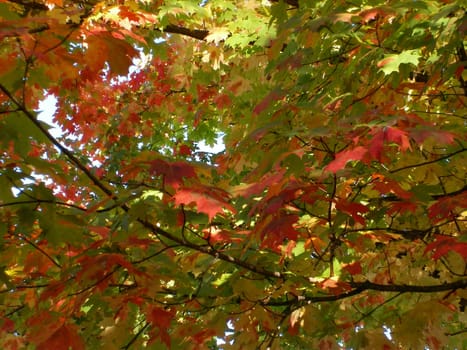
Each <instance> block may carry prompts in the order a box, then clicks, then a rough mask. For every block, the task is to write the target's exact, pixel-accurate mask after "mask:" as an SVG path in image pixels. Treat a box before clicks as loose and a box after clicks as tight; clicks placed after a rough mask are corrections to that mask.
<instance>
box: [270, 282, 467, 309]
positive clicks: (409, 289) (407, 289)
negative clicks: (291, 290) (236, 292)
mask: <svg viewBox="0 0 467 350" xmlns="http://www.w3.org/2000/svg"><path fill="white" fill-rule="evenodd" d="M349 284H350V286H351V287H352V288H354V289H352V290H350V291H347V292H344V293H341V294H337V295H323V296H308V295H305V296H299V297H296V298H293V299H289V300H282V301H275V300H271V301H269V302H267V303H265V304H266V305H269V306H287V305H298V306H303V305H308V304H312V303H320V302H332V301H337V300H341V299H346V298H349V297H351V296H354V295H357V294H360V293H362V292H364V291H369V290H373V291H379V292H395V293H437V292H445V291H453V290H456V289H464V288H467V279H462V280H458V281H455V282H451V283H443V284H435V285H428V286H420V285H408V284H378V283H373V282H370V281H365V282H349Z"/></svg>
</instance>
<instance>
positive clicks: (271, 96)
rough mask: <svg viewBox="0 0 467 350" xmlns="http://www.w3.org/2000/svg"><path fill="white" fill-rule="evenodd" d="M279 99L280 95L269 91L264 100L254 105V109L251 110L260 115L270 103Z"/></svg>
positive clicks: (274, 91)
mask: <svg viewBox="0 0 467 350" xmlns="http://www.w3.org/2000/svg"><path fill="white" fill-rule="evenodd" d="M281 98H282V94H280V93H279V92H278V91H276V90H273V91H271V92H270V93H269V94H268V95H267V96H266V97H265V98H263V100H262V101H261V102H260V103H258V104H257V105H256V107H255V108H254V109H253V113H254V114H256V115H258V114H260V113H261V112H263V111H264V110H265V109H266V108H268V107H269V105H270V104H271V103H273V102H275V101H278V100H279V99H281Z"/></svg>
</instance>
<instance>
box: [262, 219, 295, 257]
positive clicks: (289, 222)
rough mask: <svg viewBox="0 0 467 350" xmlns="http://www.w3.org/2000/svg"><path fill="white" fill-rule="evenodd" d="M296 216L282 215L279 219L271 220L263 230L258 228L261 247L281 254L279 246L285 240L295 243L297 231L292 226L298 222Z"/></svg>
mask: <svg viewBox="0 0 467 350" xmlns="http://www.w3.org/2000/svg"><path fill="white" fill-rule="evenodd" d="M298 219H299V217H298V215H283V216H281V217H279V218H275V217H274V218H273V219H272V221H270V222H269V223H267V224H266V225H265V227H264V228H262V229H261V226H262V225H259V227H260V230H259V231H260V234H261V239H262V240H263V242H262V246H263V247H269V248H271V249H273V250H275V251H277V252H281V250H282V249H281V245H282V244H283V243H284V240H285V239H289V240H293V241H296V240H297V237H298V231H297V230H296V229H295V227H294V225H295V223H296V222H297V221H298Z"/></svg>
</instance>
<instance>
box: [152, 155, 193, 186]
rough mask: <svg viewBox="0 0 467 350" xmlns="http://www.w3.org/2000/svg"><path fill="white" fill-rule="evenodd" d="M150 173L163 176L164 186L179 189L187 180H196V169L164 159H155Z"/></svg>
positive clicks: (184, 163)
mask: <svg viewBox="0 0 467 350" xmlns="http://www.w3.org/2000/svg"><path fill="white" fill-rule="evenodd" d="M150 165H151V167H150V172H151V173H153V174H155V175H158V176H160V175H162V176H163V181H164V185H165V184H166V185H169V186H171V187H173V188H174V189H177V188H179V187H181V186H182V185H183V182H184V181H183V180H184V179H185V178H187V179H189V178H196V177H197V175H196V173H195V169H194V167H193V166H192V165H190V164H188V163H186V162H167V161H165V160H162V159H155V160H153V161H151V162H150Z"/></svg>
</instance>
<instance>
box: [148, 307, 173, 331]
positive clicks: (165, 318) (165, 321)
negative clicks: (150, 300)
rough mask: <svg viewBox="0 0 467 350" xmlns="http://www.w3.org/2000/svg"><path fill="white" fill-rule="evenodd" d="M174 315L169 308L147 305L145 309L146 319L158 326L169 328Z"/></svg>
mask: <svg viewBox="0 0 467 350" xmlns="http://www.w3.org/2000/svg"><path fill="white" fill-rule="evenodd" d="M174 316H175V312H174V311H173V310H171V309H168V310H167V309H163V308H160V307H157V306H154V305H149V307H148V309H147V310H146V320H147V321H148V322H149V323H152V324H154V325H156V326H157V327H159V328H163V329H169V328H170V323H171V322H172V319H173V318H174Z"/></svg>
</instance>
